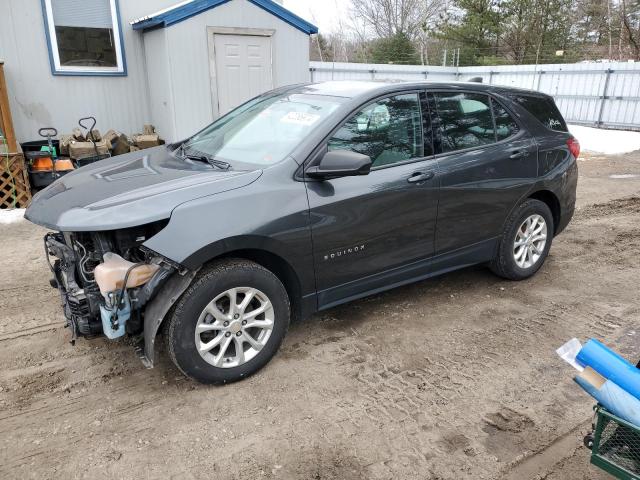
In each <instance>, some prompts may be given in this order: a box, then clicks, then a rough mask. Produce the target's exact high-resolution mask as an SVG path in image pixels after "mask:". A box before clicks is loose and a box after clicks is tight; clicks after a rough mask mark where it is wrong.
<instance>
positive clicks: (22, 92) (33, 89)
mask: <svg viewBox="0 0 640 480" xmlns="http://www.w3.org/2000/svg"><path fill="white" fill-rule="evenodd" d="M173 3H175V0H120V21H121V26H122V34H123V39H124V52H125V58H126V62H127V70H128V74H127V76H126V77H97V76H96V77H91V76H73V77H70V76H54V75H52V74H51V67H50V64H49V54H48V49H47V39H46V36H45V31H44V20H43V15H42V6H41V2H40V0H0V58H1V59H3V60H4V61H5V65H4V70H5V74H6V77H7V86H8V90H9V95H10V98H9V101H10V104H11V113H12V114H13V122H14V126H15V130H16V135H17V137H18V141H20V142H24V141H27V140H35V139H39V137H38V129H39V128H41V127H45V126H52V127H56V128H57V129H58V131H59V132H61V133H62V132H68V131H70V130H71V129H72V128H73V127H75V126H76V125H77V122H78V119H79V118H80V117H86V116H88V115H93V116H95V117H96V118H97V120H98V128H100V129H101V130H102V131H103V132H104V131H105V130H107V129H108V128H116V129H118V130H121V131H123V132H126V133H134V132H137V131H140V130H141V129H142V125H143V124H144V123H148V122H149V121H150V120H151V116H150V109H149V99H148V89H147V76H146V72H145V57H144V49H143V43H142V34H141V33H140V32H136V31H134V30H133V29H132V28H131V26H130V25H129V21H131V20H133V19H135V18H137V17H140V16H142V15H145V14H148V13H150V12H153V11H156V10H159V9H160V8H164V7H167V6H170V5H172V4H173ZM160 133H162V131H160Z"/></svg>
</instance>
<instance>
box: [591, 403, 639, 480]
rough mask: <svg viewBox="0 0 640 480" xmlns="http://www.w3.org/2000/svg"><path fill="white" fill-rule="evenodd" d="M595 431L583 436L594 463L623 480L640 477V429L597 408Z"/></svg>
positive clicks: (633, 479) (595, 408)
mask: <svg viewBox="0 0 640 480" xmlns="http://www.w3.org/2000/svg"><path fill="white" fill-rule="evenodd" d="M594 410H595V417H594V425H593V433H591V434H589V435H587V436H586V437H585V439H584V442H585V445H586V446H587V447H588V448H590V449H591V463H592V464H594V465H596V466H597V467H599V468H601V469H602V470H604V471H605V472H607V473H610V474H611V475H613V476H614V477H615V478H619V479H622V480H640V428H639V427H637V426H635V425H632V424H631V423H629V422H627V421H625V420H623V419H621V418H619V417H616V416H615V415H613V414H612V413H610V412H608V411H607V410H605V409H604V408H603V407H602V406H600V405H596V406H595V407H594Z"/></svg>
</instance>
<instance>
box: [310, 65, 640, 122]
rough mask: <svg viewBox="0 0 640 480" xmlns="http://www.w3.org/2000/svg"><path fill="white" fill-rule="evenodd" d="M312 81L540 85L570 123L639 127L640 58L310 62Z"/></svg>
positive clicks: (537, 87) (538, 86)
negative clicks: (472, 63) (486, 63)
mask: <svg viewBox="0 0 640 480" xmlns="http://www.w3.org/2000/svg"><path fill="white" fill-rule="evenodd" d="M309 70H310V73H311V81H312V82H316V81H323V80H414V81H415V80H428V81H434V82H450V81H456V80H459V81H465V80H469V79H470V78H472V77H482V79H483V82H484V83H488V84H492V85H508V86H513V87H520V88H528V89H533V90H538V91H541V92H544V93H548V94H550V95H553V97H554V98H555V101H556V103H557V104H558V108H559V109H560V111H561V112H562V114H563V116H564V117H565V119H566V120H567V122H569V123H574V124H581V125H588V126H594V127H600V128H615V129H631V130H640V63H627V62H611V63H576V64H552V65H501V66H492V67H460V68H456V67H438V66H425V65H374V64H362V63H330V62H324V63H323V62H311V63H310V69H309Z"/></svg>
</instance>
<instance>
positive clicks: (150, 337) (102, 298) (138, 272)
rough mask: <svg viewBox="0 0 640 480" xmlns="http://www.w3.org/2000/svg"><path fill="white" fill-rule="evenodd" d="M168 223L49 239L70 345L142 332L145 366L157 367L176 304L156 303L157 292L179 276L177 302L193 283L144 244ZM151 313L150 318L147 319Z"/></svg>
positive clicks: (50, 235)
mask: <svg viewBox="0 0 640 480" xmlns="http://www.w3.org/2000/svg"><path fill="white" fill-rule="evenodd" d="M166 223H167V222H166V221H160V222H154V223H151V224H148V225H143V226H139V227H133V228H127V229H122V230H113V231H101V232H59V233H48V234H46V235H45V237H44V243H45V252H46V256H47V262H48V264H49V267H50V268H51V271H52V273H53V279H52V280H51V285H52V286H54V287H57V288H58V291H59V292H60V298H61V300H62V307H63V310H64V315H65V317H66V319H67V326H68V327H69V328H70V329H71V342H72V343H75V340H76V339H77V338H78V337H94V336H98V335H105V336H107V337H108V338H110V339H115V338H119V337H122V336H124V335H125V334H128V335H131V336H141V335H142V334H143V332H144V339H145V342H144V346H142V345H141V348H140V354H141V358H142V360H143V363H145V365H146V366H147V367H151V366H153V344H154V341H155V334H156V332H157V330H158V328H159V326H160V323H161V322H162V319H163V318H164V315H165V314H166V312H167V311H168V310H169V309H170V308H171V305H172V304H173V302H171V303H170V304H168V302H167V300H166V299H158V300H156V297H157V295H158V292H159V291H161V290H162V289H163V287H166V286H167V285H166V284H167V282H168V280H169V279H170V278H171V277H172V276H175V277H177V279H178V280H174V281H173V282H171V284H170V285H175V284H176V283H177V284H179V285H178V287H175V286H174V287H173V288H172V289H171V290H170V291H169V292H168V293H169V294H171V293H173V294H172V295H170V297H171V298H173V299H174V301H175V298H177V297H178V296H179V295H180V294H181V293H182V292H183V291H184V289H186V286H188V283H189V282H190V279H191V278H193V275H191V274H190V272H187V271H184V269H182V268H181V267H180V265H178V264H176V263H174V262H172V261H171V260H169V259H167V258H165V257H163V256H162V255H159V254H157V253H155V252H153V251H151V250H149V249H148V248H146V247H145V246H143V245H142V244H143V243H144V242H145V241H146V240H147V239H149V238H150V237H152V236H153V235H155V234H156V233H158V232H159V231H160V230H161V229H162V228H164V226H165V225H166ZM165 289H166V288H165ZM178 292H179V293H178ZM165 293H167V292H165ZM153 303H156V305H155V306H153ZM147 310H149V312H150V314H149V315H145V312H146V311H147ZM145 317H147V318H145ZM147 326H148V328H147ZM145 328H147V330H149V331H148V332H145Z"/></svg>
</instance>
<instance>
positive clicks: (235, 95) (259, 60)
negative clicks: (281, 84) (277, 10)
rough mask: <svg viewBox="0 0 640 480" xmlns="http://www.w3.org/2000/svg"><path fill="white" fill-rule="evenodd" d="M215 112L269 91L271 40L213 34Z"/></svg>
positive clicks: (262, 37)
mask: <svg viewBox="0 0 640 480" xmlns="http://www.w3.org/2000/svg"><path fill="white" fill-rule="evenodd" d="M214 35H215V36H214V46H215V47H214V48H215V52H214V57H215V58H214V62H215V72H216V76H215V80H214V81H215V82H216V85H215V86H214V88H216V91H217V93H218V112H219V114H220V115H224V114H225V113H227V112H228V111H229V110H232V109H233V108H235V107H237V106H238V105H240V104H242V103H244V102H246V101H247V100H249V99H250V98H252V97H255V96H256V95H259V94H261V93H263V92H266V91H267V90H271V89H272V88H273V75H272V71H271V37H266V36H254V35H226V34H225V35H222V34H217V33H216V34H214Z"/></svg>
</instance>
